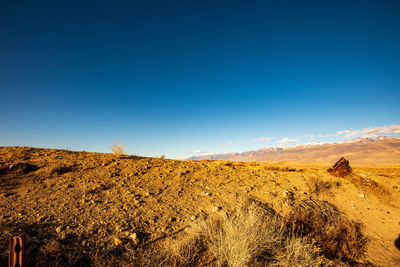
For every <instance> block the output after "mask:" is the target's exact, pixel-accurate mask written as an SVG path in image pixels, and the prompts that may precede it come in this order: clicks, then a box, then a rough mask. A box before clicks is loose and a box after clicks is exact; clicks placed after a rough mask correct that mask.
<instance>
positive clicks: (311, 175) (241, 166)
mask: <svg viewBox="0 0 400 267" xmlns="http://www.w3.org/2000/svg"><path fill="white" fill-rule="evenodd" d="M350 164H351V162H350ZM327 167H328V165H326V164H322V163H305V162H263V163H255V162H251V163H241V162H230V161H222V160H221V161H178V160H167V159H158V158H142V157H136V156H117V155H113V154H101V153H88V152H72V151H65V150H53V149H37V148H15V147H0V234H1V236H0V237H1V240H0V245H1V246H0V253H1V255H0V256H1V262H7V253H8V252H7V249H8V247H7V246H8V238H9V237H11V236H14V235H18V234H20V233H22V232H25V233H26V234H27V236H28V241H29V249H30V250H29V252H30V253H32V254H33V253H38V251H40V250H41V249H42V248H43V247H46V246H48V244H49V242H51V240H54V239H56V240H58V243H59V244H61V245H62V246H63V249H64V251H65V255H67V256H68V255H71V258H72V256H73V255H75V254H74V253H76V250H79V252H80V253H81V254H83V255H90V254H93V253H99V251H100V252H101V251H106V250H113V249H118V248H121V247H124V246H143V245H146V244H151V243H154V242H160V241H161V240H163V239H164V238H166V237H168V236H171V235H173V234H175V233H177V232H180V231H181V230H182V229H184V228H185V227H186V226H187V225H188V224H190V223H191V222H192V221H194V220H196V219H197V218H198V217H199V216H200V215H201V214H208V213H211V212H213V211H215V210H229V209H232V208H233V207H235V206H236V205H237V204H238V203H239V202H240V200H241V199H243V198H245V197H253V198H256V199H259V200H260V201H262V202H264V203H271V204H272V205H275V206H276V209H277V210H284V206H282V205H281V204H280V203H282V199H284V198H286V197H287V195H288V192H289V193H290V194H293V197H294V198H310V197H311V198H314V199H321V200H326V201H328V202H330V203H332V204H334V205H335V206H336V207H337V208H338V209H339V211H341V212H343V213H344V214H345V215H346V216H347V217H348V218H350V219H352V220H354V221H359V222H361V223H362V224H363V233H364V234H365V235H366V236H368V237H369V238H370V242H369V245H368V246H369V247H368V258H369V260H370V261H371V262H372V263H373V264H376V265H378V266H396V265H397V266H399V265H398V264H399V263H400V260H399V259H400V244H399V243H400V239H399V238H400V203H399V197H400V166H382V167H379V166H352V167H353V175H352V176H351V177H346V178H338V177H333V176H330V175H329V174H328V173H327V172H326V168H327ZM119 241H120V242H119ZM48 250H49V248H48ZM28 256H29V255H28ZM72 261H73V259H71V264H72ZM4 266H5V265H4Z"/></svg>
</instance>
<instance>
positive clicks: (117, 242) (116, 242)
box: [114, 238, 122, 247]
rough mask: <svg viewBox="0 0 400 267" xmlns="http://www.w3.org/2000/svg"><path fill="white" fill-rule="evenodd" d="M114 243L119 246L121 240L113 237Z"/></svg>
mask: <svg viewBox="0 0 400 267" xmlns="http://www.w3.org/2000/svg"><path fill="white" fill-rule="evenodd" d="M114 245H116V246H117V247H118V246H121V245H122V240H121V239H119V238H115V239H114Z"/></svg>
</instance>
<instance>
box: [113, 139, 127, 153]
mask: <svg viewBox="0 0 400 267" xmlns="http://www.w3.org/2000/svg"><path fill="white" fill-rule="evenodd" d="M125 149H126V148H125V146H124V145H123V144H122V143H121V141H118V142H117V143H116V144H113V145H112V146H111V151H112V152H113V153H114V154H115V155H124V154H125Z"/></svg>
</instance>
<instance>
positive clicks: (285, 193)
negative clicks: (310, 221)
mask: <svg viewBox="0 0 400 267" xmlns="http://www.w3.org/2000/svg"><path fill="white" fill-rule="evenodd" d="M282 196H283V197H284V198H289V199H293V197H294V193H293V192H292V191H289V190H285V191H283V192H282Z"/></svg>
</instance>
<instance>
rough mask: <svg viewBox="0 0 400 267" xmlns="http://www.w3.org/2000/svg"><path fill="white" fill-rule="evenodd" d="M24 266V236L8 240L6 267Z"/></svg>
mask: <svg viewBox="0 0 400 267" xmlns="http://www.w3.org/2000/svg"><path fill="white" fill-rule="evenodd" d="M24 266H25V234H22V235H20V236H16V237H13V238H11V239H10V254H9V258H8V267H24Z"/></svg>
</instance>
